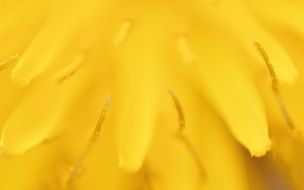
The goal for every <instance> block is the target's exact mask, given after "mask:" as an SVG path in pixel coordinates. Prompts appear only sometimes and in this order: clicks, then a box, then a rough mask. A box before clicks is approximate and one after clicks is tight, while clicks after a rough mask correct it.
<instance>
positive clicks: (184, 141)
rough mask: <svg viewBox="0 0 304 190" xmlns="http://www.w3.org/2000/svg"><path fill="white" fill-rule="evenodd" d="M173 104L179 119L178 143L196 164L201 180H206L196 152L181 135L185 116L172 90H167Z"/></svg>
mask: <svg viewBox="0 0 304 190" xmlns="http://www.w3.org/2000/svg"><path fill="white" fill-rule="evenodd" d="M168 92H169V94H170V96H171V98H172V100H173V102H174V104H175V107H176V110H177V112H178V117H179V131H178V136H177V137H178V138H179V140H180V141H182V142H183V144H184V145H185V147H186V148H187V150H188V152H189V153H190V155H192V157H193V159H194V161H195V163H196V164H197V166H198V168H199V170H200V172H201V175H202V176H203V178H206V172H205V169H204V167H203V164H202V163H201V161H200V158H199V156H198V154H197V152H196V151H195V149H194V148H193V146H192V145H191V142H190V140H189V139H188V137H187V136H186V135H185V134H184V133H183V132H184V130H185V116H184V113H183V110H182V106H181V104H180V102H179V100H178V98H177V96H176V94H175V93H174V92H173V91H172V90H168Z"/></svg>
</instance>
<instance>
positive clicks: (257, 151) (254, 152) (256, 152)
mask: <svg viewBox="0 0 304 190" xmlns="http://www.w3.org/2000/svg"><path fill="white" fill-rule="evenodd" d="M271 146H272V143H271V141H270V140H269V141H268V142H267V143H265V144H264V145H262V146H260V147H255V148H254V149H253V148H252V149H249V152H250V155H251V157H257V158H258V157H263V156H265V155H266V154H267V152H269V151H270V150H271Z"/></svg>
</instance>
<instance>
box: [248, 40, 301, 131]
mask: <svg viewBox="0 0 304 190" xmlns="http://www.w3.org/2000/svg"><path fill="white" fill-rule="evenodd" d="M254 46H255V47H256V48H257V50H258V51H259V53H260V54H261V56H262V57H263V59H264V62H265V63H266V66H267V69H268V72H269V74H270V76H271V80H272V90H273V92H274V94H275V97H276V100H277V102H278V104H279V106H280V110H281V112H282V114H283V117H284V119H285V121H286V123H287V125H288V126H289V128H290V129H292V130H296V126H295V125H294V123H293V121H292V119H291V117H290V115H289V113H288V111H287V108H286V105H285V103H284V100H283V98H282V94H281V91H280V89H279V85H278V79H277V76H276V73H275V71H274V69H273V66H272V65H271V63H270V60H269V57H268V55H267V53H266V51H265V50H264V48H263V47H262V46H261V44H259V43H258V42H255V43H254Z"/></svg>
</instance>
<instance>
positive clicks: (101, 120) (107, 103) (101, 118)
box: [66, 96, 111, 186]
mask: <svg viewBox="0 0 304 190" xmlns="http://www.w3.org/2000/svg"><path fill="white" fill-rule="evenodd" d="M110 105H111V97H110V96H107V97H106V98H105V101H104V106H103V109H102V111H101V114H100V116H99V119H98V121H97V124H96V126H95V130H94V133H93V135H92V137H91V139H90V141H89V143H88V145H87V146H86V147H85V149H84V151H83V152H82V154H81V155H80V157H79V159H78V160H77V161H76V163H75V164H74V166H73V167H72V170H71V173H70V175H69V177H68V180H67V183H66V184H67V186H70V185H71V184H72V183H73V181H74V179H75V177H76V176H77V175H78V173H79V170H80V167H81V165H82V164H83V161H84V159H85V158H86V156H87V155H88V154H89V151H90V150H91V148H92V146H93V145H94V143H95V142H96V140H97V138H98V137H99V134H100V132H101V127H102V125H103V123H104V120H105V118H106V115H107V112H108V110H109V108H110Z"/></svg>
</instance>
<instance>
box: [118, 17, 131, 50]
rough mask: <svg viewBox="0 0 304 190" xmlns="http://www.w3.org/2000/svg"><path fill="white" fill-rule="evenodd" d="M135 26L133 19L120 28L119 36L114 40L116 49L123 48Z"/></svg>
mask: <svg viewBox="0 0 304 190" xmlns="http://www.w3.org/2000/svg"><path fill="white" fill-rule="evenodd" d="M132 25H133V21H132V20H131V19H127V20H126V21H125V22H124V23H123V24H122V25H121V27H120V29H119V31H118V33H117V35H116V36H115V38H114V45H115V47H119V46H121V45H122V44H123V43H124V42H125V41H126V39H127V37H128V34H129V32H130V30H131V27H132Z"/></svg>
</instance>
